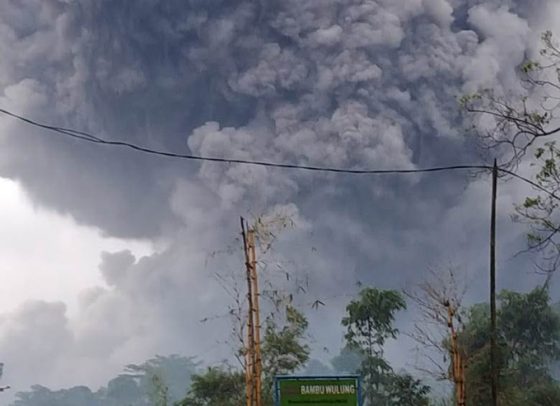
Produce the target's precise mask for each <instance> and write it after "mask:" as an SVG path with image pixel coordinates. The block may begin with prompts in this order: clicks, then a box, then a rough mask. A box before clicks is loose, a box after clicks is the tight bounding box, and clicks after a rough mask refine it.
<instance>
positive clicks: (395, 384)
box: [387, 373, 430, 406]
mask: <svg viewBox="0 0 560 406" xmlns="http://www.w3.org/2000/svg"><path fill="white" fill-rule="evenodd" d="M429 393H430V387H429V386H427V385H424V384H423V383H422V381H420V380H418V379H415V378H413V377H412V376H411V375H408V374H406V373H405V374H403V375H398V374H393V375H391V377H390V379H389V380H388V385H387V403H388V404H390V405H395V406H397V405H398V406H428V405H429V404H430V401H429V399H428V395H429Z"/></svg>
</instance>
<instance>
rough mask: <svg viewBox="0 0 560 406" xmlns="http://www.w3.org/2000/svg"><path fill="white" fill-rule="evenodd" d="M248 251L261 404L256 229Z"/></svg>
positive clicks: (257, 398)
mask: <svg viewBox="0 0 560 406" xmlns="http://www.w3.org/2000/svg"><path fill="white" fill-rule="evenodd" d="M247 236H248V239H247V242H248V245H247V247H248V251H249V264H250V268H251V281H252V285H253V286H252V294H253V298H252V303H253V312H254V314H253V330H254V332H253V339H254V349H253V350H254V367H253V372H254V377H255V378H254V381H253V384H254V385H255V404H256V405H257V406H261V403H262V399H261V398H262V394H261V391H262V384H261V378H262V358H261V331H260V330H261V320H260V308H259V281H258V278H257V254H256V246H255V231H254V230H252V229H251V230H249V232H248V235H247Z"/></svg>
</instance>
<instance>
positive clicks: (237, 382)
mask: <svg viewBox="0 0 560 406" xmlns="http://www.w3.org/2000/svg"><path fill="white" fill-rule="evenodd" d="M244 397H245V377H244V375H243V373H241V372H239V371H234V370H231V369H224V368H220V367H211V368H208V369H207V370H206V372H205V373H203V374H200V375H195V376H194V377H193V380H192V385H191V389H190V391H189V394H188V395H187V397H186V398H185V399H183V400H182V401H180V402H179V403H177V405H178V406H239V405H242V404H243V402H244Z"/></svg>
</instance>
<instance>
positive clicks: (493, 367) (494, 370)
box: [490, 159, 498, 406]
mask: <svg viewBox="0 0 560 406" xmlns="http://www.w3.org/2000/svg"><path fill="white" fill-rule="evenodd" d="M497 188H498V164H497V162H496V160H495V159H494V167H493V168H492V214H491V218H490V326H491V327H490V328H491V331H490V373H491V383H492V406H498V367H497V359H496V358H497V354H496V352H497V346H496V340H497V333H496V196H497Z"/></svg>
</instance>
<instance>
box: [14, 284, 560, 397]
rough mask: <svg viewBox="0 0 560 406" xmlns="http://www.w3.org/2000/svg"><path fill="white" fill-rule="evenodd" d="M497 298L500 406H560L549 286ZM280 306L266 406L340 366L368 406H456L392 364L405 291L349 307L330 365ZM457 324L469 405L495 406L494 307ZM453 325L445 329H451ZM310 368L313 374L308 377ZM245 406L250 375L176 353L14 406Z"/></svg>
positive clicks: (464, 315) (481, 307)
mask: <svg viewBox="0 0 560 406" xmlns="http://www.w3.org/2000/svg"><path fill="white" fill-rule="evenodd" d="M498 299H499V300H498V319H497V322H498V337H499V340H498V344H499V359H498V364H499V371H500V373H499V376H500V380H499V381H500V386H499V394H500V405H502V406H557V405H560V385H559V383H558V381H557V380H556V379H555V377H554V376H553V373H552V371H554V370H555V369H557V368H555V366H556V365H557V363H558V361H559V360H560V316H559V314H558V311H557V310H556V309H555V308H554V307H553V306H552V305H551V303H550V296H549V290H548V286H547V285H545V286H539V287H537V288H536V289H534V290H533V291H531V292H529V293H517V292H511V291H502V292H501V293H500V294H499V298H498ZM279 307H280V308H281V310H282V311H281V317H278V316H276V317H268V318H267V319H266V320H265V325H264V327H263V330H264V331H263V332H264V334H263V343H262V355H263V375H264V376H263V385H264V387H263V394H264V401H265V403H264V404H265V405H266V406H270V405H272V404H273V399H272V386H273V379H274V376H275V375H285V374H297V373H302V372H313V371H312V369H313V368H315V369H317V368H327V369H331V367H332V370H334V371H336V372H338V373H358V374H360V375H361V376H362V379H363V386H364V396H365V404H366V405H387V406H397V405H398V406H408V405H410V406H424V405H453V404H455V399H454V395H449V396H447V397H445V396H443V397H442V396H436V394H434V393H432V390H431V388H430V387H429V386H428V385H427V384H426V383H425V382H423V380H422V379H418V376H420V377H424V378H427V375H426V374H428V373H429V372H430V371H428V370H426V369H424V372H425V374H424V375H422V374H420V375H418V374H415V376H413V375H411V374H409V373H406V372H403V371H399V372H397V371H395V370H394V368H393V367H392V366H391V365H390V363H389V362H388V361H387V360H386V359H385V356H384V347H385V344H386V342H387V340H389V339H395V338H397V337H398V334H399V331H398V330H397V329H396V328H395V326H394V321H395V317H396V315H397V314H398V313H399V312H402V311H405V310H406V308H407V302H406V300H405V295H403V294H401V293H400V292H397V291H393V290H380V289H376V288H370V287H368V288H365V289H363V290H361V291H360V292H359V294H358V296H357V297H356V298H355V299H354V300H352V301H350V303H348V305H347V307H346V314H345V316H344V317H343V319H342V320H341V325H342V327H343V328H344V329H345V341H346V345H345V347H344V348H343V349H341V351H340V354H339V355H337V356H336V357H334V358H333V359H332V360H331V366H330V367H327V366H326V365H323V364H321V363H319V362H318V361H316V360H310V359H309V354H310V348H309V346H308V344H307V342H306V337H307V334H306V333H307V329H308V327H309V326H308V322H307V319H306V317H305V315H304V314H303V313H302V312H301V311H300V310H298V309H297V308H296V307H295V306H294V305H293V304H292V303H291V302H290V301H286V302H283V303H281V304H280V306H279ZM437 317H439V316H437ZM437 317H436V318H437ZM436 318H434V320H436ZM455 319H456V320H459V322H458V323H457V327H456V328H457V330H456V331H457V338H458V339H457V342H458V346H459V348H460V351H461V355H462V357H464V360H465V363H466V369H465V376H464V378H465V387H466V404H467V405H468V406H484V405H490V404H491V399H490V373H491V370H490V359H489V345H490V334H489V332H490V328H489V327H490V326H489V306H488V305H487V304H485V303H483V304H476V305H474V306H471V307H466V308H464V309H462V310H458V311H457V315H456V316H455ZM436 321H437V320H436ZM426 323H428V324H429V322H428V321H426ZM445 323H446V322H445ZM445 323H442V324H441V325H442V326H444V327H445ZM444 330H445V329H443V330H441V331H444ZM425 331H427V330H425ZM437 337H438V336H436V335H435V334H434V335H433V337H432V338H433V339H434V340H436V339H438V340H439V344H440V346H438V348H439V349H440V350H442V351H441V353H440V354H437V352H436V353H434V351H433V349H430V348H428V346H427V347H426V348H425V351H426V352H427V354H429V357H430V359H432V360H434V361H435V359H434V357H440V358H439V359H438V360H437V361H438V362H437V363H438V364H440V367H441V366H443V370H444V373H443V374H442V375H440V376H439V378H440V379H448V380H449V382H450V385H451V386H453V382H454V380H453V374H452V365H451V359H452V358H451V356H450V354H451V353H450V351H451V345H450V343H451V341H450V339H451V336H447V337H445V335H444V336H443V339H439V338H437ZM428 338H429V337H428ZM420 350H422V348H420ZM446 352H447V353H446ZM236 356H238V357H239V359H242V358H243V350H242V349H240V350H239V352H238V353H237V354H236ZM306 367H309V368H310V369H309V370H307V371H306V370H305V368H306ZM434 376H435V375H434ZM451 393H453V391H451ZM242 404H244V375H243V371H242V368H241V367H240V368H235V367H232V366H227V365H216V366H213V367H209V368H206V369H202V368H201V367H200V364H199V363H198V362H197V361H196V359H195V358H189V357H180V356H176V355H175V356H170V357H159V356H158V357H156V358H154V359H151V360H149V361H147V362H145V363H143V364H141V365H129V366H128V367H127V368H126V370H125V372H124V373H123V374H121V375H119V376H118V377H116V378H114V379H112V380H111V381H109V383H108V384H107V386H106V387H103V388H101V389H99V390H98V391H96V392H93V391H91V390H90V389H89V388H87V387H83V386H79V387H74V388H71V389H66V390H59V391H51V390H49V389H47V388H45V387H42V386H34V387H32V388H31V390H30V391H28V392H21V393H18V394H17V400H16V401H15V402H14V403H13V406H81V405H84V406H99V405H108V406H112V405H115V406H117V405H118V406H128V405H129V406H147V405H150V406H153V405H155V406H171V405H173V406H239V405H242Z"/></svg>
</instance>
